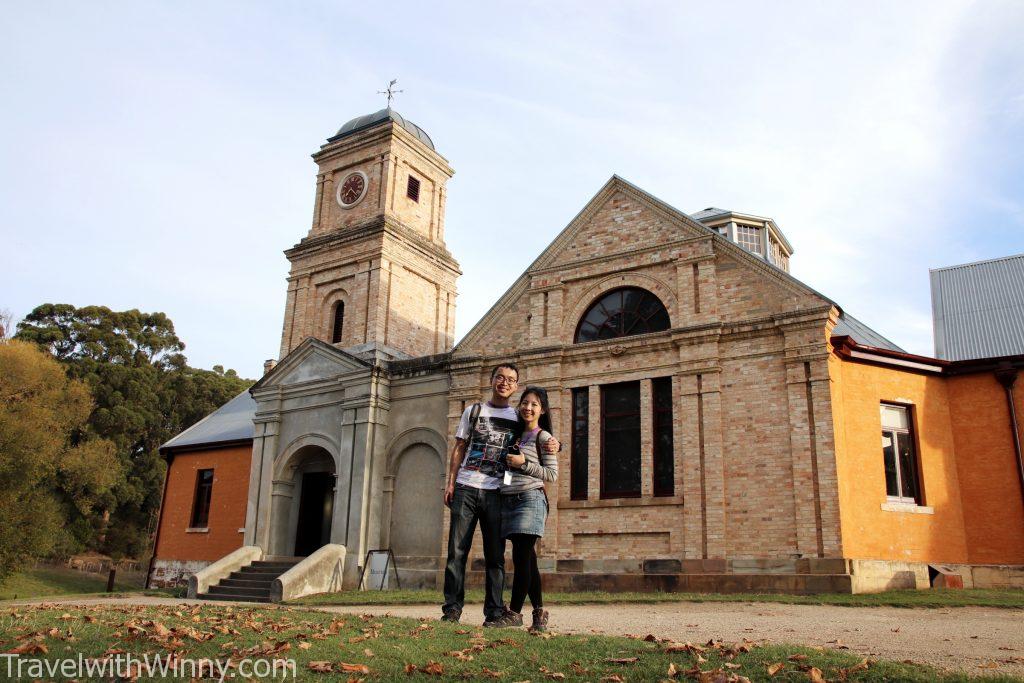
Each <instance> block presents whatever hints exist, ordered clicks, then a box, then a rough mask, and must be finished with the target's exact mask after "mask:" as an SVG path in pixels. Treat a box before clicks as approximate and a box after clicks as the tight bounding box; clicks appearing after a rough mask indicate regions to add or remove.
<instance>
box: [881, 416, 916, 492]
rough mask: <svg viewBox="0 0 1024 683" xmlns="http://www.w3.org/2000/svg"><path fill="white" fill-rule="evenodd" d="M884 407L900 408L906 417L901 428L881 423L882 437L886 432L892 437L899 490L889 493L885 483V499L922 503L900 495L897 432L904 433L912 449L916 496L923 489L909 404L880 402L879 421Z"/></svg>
mask: <svg viewBox="0 0 1024 683" xmlns="http://www.w3.org/2000/svg"><path fill="white" fill-rule="evenodd" d="M885 408H890V409H895V410H901V411H903V413H904V415H906V418H907V427H906V428H903V427H887V426H885V425H882V427H881V432H882V435H883V437H884V436H885V435H886V434H889V435H891V438H892V449H893V463H894V464H895V466H896V491H897V492H899V495H895V496H892V495H889V490H888V485H887V486H886V492H885V499H886V501H888V502H889V503H901V504H904V505H915V506H916V505H922V503H923V501H921V500H916V499H914V498H910V497H908V496H904V495H902V491H903V467H902V465H900V451H899V439H898V437H897V435H898V434H906V435H907V438H908V439H909V440H910V446H911V448H913V449H914V450H913V457H914V462H915V463H916V469H917V471H916V472H915V473H914V475H915V479H916V481H915V482H914V484H915V488H916V489H917V495H918V498H923V493H924V492H923V490H922V486H921V472H920V469H921V461H920V458H919V457H918V455H919V454H918V452H917V440H916V439H915V438H914V428H913V427H914V425H913V419H914V414H913V412H912V411H911V410H910V406H906V405H900V404H898V403H886V402H884V401H883V402H882V403H881V404H879V421H881V412H882V410H884V409H885ZM882 449H883V450H882V471H883V473H884V471H885V447H884V446H883V447H882Z"/></svg>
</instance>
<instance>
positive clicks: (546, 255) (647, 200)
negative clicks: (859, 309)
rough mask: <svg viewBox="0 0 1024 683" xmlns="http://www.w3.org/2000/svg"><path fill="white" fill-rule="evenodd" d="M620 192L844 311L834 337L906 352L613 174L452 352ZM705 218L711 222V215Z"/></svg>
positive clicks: (482, 327) (481, 328) (486, 323)
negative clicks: (707, 234)
mask: <svg viewBox="0 0 1024 683" xmlns="http://www.w3.org/2000/svg"><path fill="white" fill-rule="evenodd" d="M618 189H622V190H626V191H627V193H628V194H630V195H632V196H633V197H635V198H636V199H638V200H639V201H641V202H642V203H644V204H646V205H647V206H649V207H652V208H653V209H654V210H656V211H658V212H659V213H662V215H664V216H666V217H668V218H669V219H670V220H674V221H676V222H678V223H680V224H681V225H686V226H689V227H690V228H692V229H696V230H701V231H705V232H707V233H709V234H712V236H713V237H714V238H715V239H716V240H719V241H720V242H719V244H720V245H722V248H723V249H725V250H728V251H729V252H730V253H731V254H733V255H734V256H735V257H736V258H740V259H743V260H745V261H748V262H749V263H751V264H752V265H754V266H755V267H758V268H761V269H763V270H764V271H765V272H767V273H769V274H770V275H772V276H775V278H777V279H778V280H779V281H780V282H781V283H782V284H783V285H786V286H788V287H790V288H791V289H795V290H798V291H802V292H806V293H809V294H812V295H814V296H816V297H819V298H820V299H822V300H823V301H825V302H827V303H830V304H831V305H834V306H836V308H838V309H839V311H840V321H839V325H838V326H837V328H836V331H834V332H833V335H834V336H844V335H845V336H849V337H851V338H852V339H854V340H855V341H857V342H859V343H861V344H865V345H868V346H873V347H877V348H886V349H891V350H895V351H902V350H903V349H901V348H900V347H899V346H897V345H896V344H894V343H892V342H891V341H889V340H888V339H886V338H885V337H883V336H882V335H880V334H879V333H878V332H874V331H873V330H871V329H870V328H869V327H867V326H866V325H864V324H863V323H861V322H860V321H857V319H856V318H854V317H852V316H850V315H847V314H846V313H845V312H843V309H842V306H840V305H839V304H838V303H836V302H835V301H833V300H831V299H830V298H828V297H826V296H825V295H823V294H821V293H820V292H818V291H817V290H815V289H813V288H811V287H809V286H808V285H806V284H805V283H803V282H801V281H800V280H797V279H796V278H794V276H793V275H791V274H790V273H788V272H786V271H784V270H782V269H781V268H778V267H776V266H774V265H772V264H770V263H768V262H766V261H765V260H763V259H761V258H760V257H758V256H755V255H754V254H751V253H750V252H748V251H746V250H745V249H743V248H742V247H740V246H738V245H736V244H733V243H732V242H731V241H729V240H727V239H725V238H723V237H722V236H720V234H719V233H718V231H717V230H714V229H712V228H710V227H708V226H707V225H705V224H703V223H701V222H700V221H699V220H697V219H695V217H694V216H690V215H688V214H686V213H685V212H683V211H680V210H679V209H677V208H676V207H674V206H672V205H671V204H669V203H667V202H664V201H662V200H659V199H658V198H656V197H654V196H653V195H651V194H650V193H648V191H646V190H644V189H642V188H640V187H638V186H637V185H635V184H633V183H632V182H630V181H629V180H626V179H625V178H623V177H621V176H618V175H612V176H611V178H609V179H608V181H607V182H606V183H604V185H603V186H602V187H601V189H600V190H598V191H597V194H596V195H594V197H593V198H592V199H591V200H590V202H588V203H587V205H586V206H585V207H584V208H583V209H582V210H581V211H580V213H578V214H577V215H575V216H574V217H573V218H572V220H571V221H569V223H568V225H566V226H565V227H564V228H563V229H562V231H561V232H559V233H558V236H557V237H556V238H555V239H554V240H553V241H552V242H551V244H550V245H548V247H547V249H545V250H544V251H543V252H541V254H540V255H539V256H538V257H537V258H536V259H534V262H532V263H530V264H529V265H528V266H527V267H526V269H525V270H524V271H523V272H522V274H521V275H519V278H518V279H516V281H515V282H514V283H513V284H512V286H511V287H510V288H509V289H508V290H507V291H506V292H505V293H504V294H503V295H502V296H501V297H500V298H499V299H498V301H496V302H495V304H494V305H493V306H492V307H490V308H489V309H488V310H487V312H486V313H484V314H483V316H482V317H481V318H480V319H479V321H477V322H476V325H474V326H473V327H472V328H471V329H470V331H469V332H468V333H466V335H465V336H464V337H463V338H462V339H461V340H459V343H458V344H456V345H455V348H453V350H452V352H453V353H457V352H458V351H459V349H460V347H462V346H464V345H465V344H466V343H467V342H471V341H473V340H474V338H475V337H477V336H479V335H480V334H482V333H483V331H485V330H486V329H487V328H488V327H489V325H490V324H492V323H493V322H495V321H497V318H498V316H499V315H500V314H501V313H502V311H504V310H505V309H507V308H508V307H509V306H511V305H512V303H513V302H514V301H515V299H516V297H517V296H519V295H520V294H522V293H523V292H524V291H525V290H526V287H527V286H528V284H529V272H530V271H531V270H534V269H536V268H539V267H544V266H546V265H550V264H551V263H553V262H554V259H555V258H556V255H557V252H558V251H559V250H560V249H561V248H562V246H563V245H565V244H566V243H568V241H569V240H570V239H571V238H572V236H573V234H574V233H575V232H577V231H578V230H579V229H581V228H582V227H583V225H584V224H586V222H587V220H588V219H589V218H590V217H591V216H592V215H593V214H594V213H595V212H596V211H597V210H598V209H599V208H600V207H601V206H602V205H603V204H604V202H605V201H606V200H607V199H608V198H609V197H610V196H611V194H612V193H614V191H615V190H618ZM706 212H716V213H721V214H729V213H735V212H732V211H727V210H725V209H717V208H714V207H713V208H709V209H705V210H703V211H701V212H699V213H698V214H695V215H699V214H703V213H706ZM703 218H705V219H707V216H705V217H703ZM766 220H768V219H766Z"/></svg>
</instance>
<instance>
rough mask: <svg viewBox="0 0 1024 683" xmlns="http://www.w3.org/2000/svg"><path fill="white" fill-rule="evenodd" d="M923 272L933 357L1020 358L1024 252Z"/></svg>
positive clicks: (1023, 348) (1023, 344)
mask: <svg viewBox="0 0 1024 683" xmlns="http://www.w3.org/2000/svg"><path fill="white" fill-rule="evenodd" d="M928 273H929V276H930V278H931V288H932V324H933V326H934V328H935V356H936V357H937V358H942V359H944V360H969V359H975V358H994V357H996V356H1013V355H1019V354H1024V254H1018V255H1016V256H1006V257H1003V258H998V259H991V260H988V261H977V262H975V263H965V264H962V265H959V266H949V267H947V268H934V269H932V270H930V271H928Z"/></svg>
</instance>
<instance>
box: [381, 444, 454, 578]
mask: <svg viewBox="0 0 1024 683" xmlns="http://www.w3.org/2000/svg"><path fill="white" fill-rule="evenodd" d="M443 489H444V472H443V471H442V467H441V459H440V458H439V457H438V454H437V453H436V452H435V451H434V449H433V448H431V447H430V446H428V445H426V444H424V443H416V444H413V445H411V446H409V447H408V448H406V449H405V450H404V451H402V454H401V455H400V456H399V459H398V467H397V469H396V472H395V492H394V496H393V498H392V507H391V530H390V531H391V534H390V538H391V550H392V552H394V553H395V555H396V556H398V557H406V558H413V557H416V558H423V559H427V558H436V557H438V556H439V555H440V553H441V530H442V529H441V526H442V521H443V519H444V514H443V512H444V511H443V510H442V500H441V494H442V491H443ZM406 564H408V563H406ZM399 566H402V565H401V563H400V564H399Z"/></svg>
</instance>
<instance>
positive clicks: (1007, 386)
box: [995, 368, 1024, 500]
mask: <svg viewBox="0 0 1024 683" xmlns="http://www.w3.org/2000/svg"><path fill="white" fill-rule="evenodd" d="M995 375H996V380H998V381H999V383H1000V384H1002V385H1003V389H1004V390H1005V391H1006V407H1007V408H1008V409H1009V411H1010V431H1012V432H1013V450H1014V453H1015V454H1016V455H1017V477H1018V478H1019V479H1020V491H1021V499H1022V500H1024V457H1022V456H1021V446H1020V429H1019V427H1018V423H1017V410H1016V408H1015V407H1014V405H1013V385H1014V383H1015V382H1016V380H1017V370H1016V369H1012V368H1005V369H1000V370H996V373H995Z"/></svg>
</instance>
